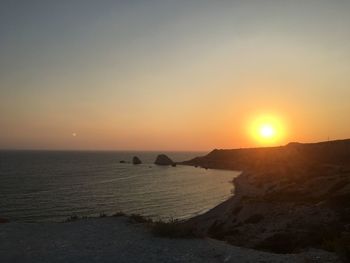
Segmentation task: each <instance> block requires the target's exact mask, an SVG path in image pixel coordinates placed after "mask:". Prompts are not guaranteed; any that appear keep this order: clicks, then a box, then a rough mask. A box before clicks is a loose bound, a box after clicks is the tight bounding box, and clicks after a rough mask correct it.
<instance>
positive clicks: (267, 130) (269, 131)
mask: <svg viewBox="0 0 350 263" xmlns="http://www.w3.org/2000/svg"><path fill="white" fill-rule="evenodd" d="M259 132H260V136H261V137H262V138H266V139H268V138H272V137H274V136H275V135H276V129H275V128H274V127H273V126H272V125H271V124H269V123H267V124H263V125H262V126H261V127H260V130H259Z"/></svg>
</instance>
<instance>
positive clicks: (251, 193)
mask: <svg viewBox="0 0 350 263" xmlns="http://www.w3.org/2000/svg"><path fill="white" fill-rule="evenodd" d="M183 164H186V165H193V166H199V167H202V168H206V169H208V168H209V169H232V170H237V169H241V170H243V171H244V172H243V173H242V174H241V175H240V176H238V177H237V178H235V180H234V183H235V191H236V193H235V195H234V196H233V197H231V198H230V199H229V200H227V201H226V202H224V203H222V204H220V205H218V206H216V207H214V208H213V209H211V210H210V211H208V212H207V213H205V214H203V215H199V216H197V217H194V218H191V219H190V220H188V221H187V222H185V223H184V225H185V226H186V227H190V228H192V229H193V231H194V232H195V233H197V234H198V235H204V236H209V237H212V238H215V239H219V240H224V241H226V242H228V243H230V244H232V245H236V246H242V247H248V248H253V249H258V250H264V251H271V252H275V253H297V252H302V251H305V250H307V249H310V248H318V249H323V250H327V251H332V252H335V253H337V254H338V255H340V256H341V257H342V258H345V259H344V260H345V261H346V260H348V259H349V251H350V209H349V206H348V204H349V201H350V140H342V141H333V142H323V143H315V144H297V143H292V144H288V145H286V146H281V147H271V148H256V149H237V150H214V151H212V152H211V153H209V154H208V155H206V156H203V157H198V158H194V159H192V160H189V161H186V162H183Z"/></svg>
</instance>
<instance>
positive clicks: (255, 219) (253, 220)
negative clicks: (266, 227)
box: [244, 214, 264, 224]
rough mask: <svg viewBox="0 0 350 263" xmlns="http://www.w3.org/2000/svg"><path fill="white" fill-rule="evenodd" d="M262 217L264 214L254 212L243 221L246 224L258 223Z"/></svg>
mask: <svg viewBox="0 0 350 263" xmlns="http://www.w3.org/2000/svg"><path fill="white" fill-rule="evenodd" d="M263 219H264V216H263V215H260V214H254V215H252V216H250V217H248V218H247V219H246V220H245V221H244V223H246V224H257V223H259V222H260V221H261V220H263Z"/></svg>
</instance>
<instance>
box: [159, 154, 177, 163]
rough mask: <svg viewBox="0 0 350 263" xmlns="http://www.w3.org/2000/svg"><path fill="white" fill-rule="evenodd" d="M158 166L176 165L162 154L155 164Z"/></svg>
mask: <svg viewBox="0 0 350 263" xmlns="http://www.w3.org/2000/svg"><path fill="white" fill-rule="evenodd" d="M154 163H155V164H157V165H174V164H175V163H174V162H173V161H172V160H171V159H170V158H169V157H168V156H166V155H165V154H160V155H158V156H157V159H156V161H155V162H154Z"/></svg>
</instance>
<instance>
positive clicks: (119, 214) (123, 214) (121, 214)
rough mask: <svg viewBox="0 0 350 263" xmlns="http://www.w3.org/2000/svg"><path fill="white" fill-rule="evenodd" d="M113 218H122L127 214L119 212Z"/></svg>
mask: <svg viewBox="0 0 350 263" xmlns="http://www.w3.org/2000/svg"><path fill="white" fill-rule="evenodd" d="M112 216H113V217H120V216H126V214H125V213H123V212H120V211H119V212H116V213H115V214H113V215H112Z"/></svg>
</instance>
